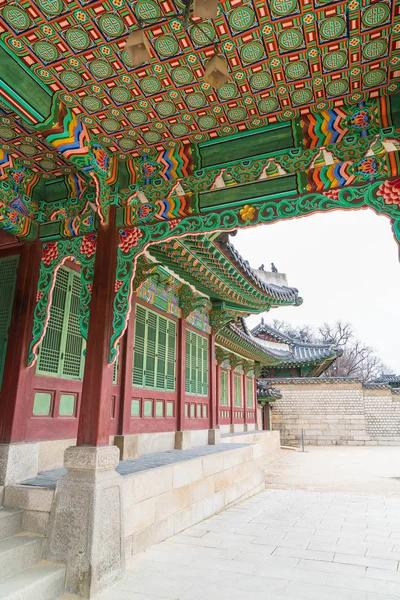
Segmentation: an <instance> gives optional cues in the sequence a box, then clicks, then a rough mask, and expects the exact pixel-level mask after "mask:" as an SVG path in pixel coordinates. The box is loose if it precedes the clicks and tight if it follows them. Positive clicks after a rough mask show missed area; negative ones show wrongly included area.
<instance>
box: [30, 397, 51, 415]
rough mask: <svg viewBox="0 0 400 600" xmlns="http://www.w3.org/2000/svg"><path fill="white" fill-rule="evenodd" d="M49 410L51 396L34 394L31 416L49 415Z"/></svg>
mask: <svg viewBox="0 0 400 600" xmlns="http://www.w3.org/2000/svg"><path fill="white" fill-rule="evenodd" d="M50 409H51V394H48V393H46V392H36V394H35V398H34V401H33V414H34V415H37V416H40V415H42V416H44V415H49V414H50Z"/></svg>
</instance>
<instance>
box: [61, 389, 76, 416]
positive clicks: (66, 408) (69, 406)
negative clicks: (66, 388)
mask: <svg viewBox="0 0 400 600" xmlns="http://www.w3.org/2000/svg"><path fill="white" fill-rule="evenodd" d="M58 414H59V415H60V416H61V417H72V416H73V415H74V414H75V396H74V395H73V394H61V396H60V408H59V411H58Z"/></svg>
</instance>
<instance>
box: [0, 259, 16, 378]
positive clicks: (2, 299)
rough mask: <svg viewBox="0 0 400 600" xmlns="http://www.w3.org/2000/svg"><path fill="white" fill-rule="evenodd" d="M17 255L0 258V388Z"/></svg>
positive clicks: (13, 291)
mask: <svg viewBox="0 0 400 600" xmlns="http://www.w3.org/2000/svg"><path fill="white" fill-rule="evenodd" d="M18 261H19V256H7V257H5V258H2V259H1V260H0V389H1V384H2V381H3V372H4V363H5V360H6V353H7V344H8V336H9V328H10V321H11V313H12V307H13V303H14V294H15V281H16V279H17V271H18Z"/></svg>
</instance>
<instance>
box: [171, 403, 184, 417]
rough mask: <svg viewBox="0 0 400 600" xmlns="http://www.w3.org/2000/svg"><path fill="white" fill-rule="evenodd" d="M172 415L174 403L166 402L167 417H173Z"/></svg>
mask: <svg viewBox="0 0 400 600" xmlns="http://www.w3.org/2000/svg"><path fill="white" fill-rule="evenodd" d="M185 415H186V406H185ZM173 416H174V403H173V402H167V417H173Z"/></svg>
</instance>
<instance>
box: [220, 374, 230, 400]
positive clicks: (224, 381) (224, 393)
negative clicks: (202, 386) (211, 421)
mask: <svg viewBox="0 0 400 600" xmlns="http://www.w3.org/2000/svg"><path fill="white" fill-rule="evenodd" d="M221 406H228V373H227V371H221Z"/></svg>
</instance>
